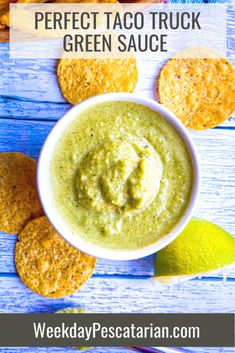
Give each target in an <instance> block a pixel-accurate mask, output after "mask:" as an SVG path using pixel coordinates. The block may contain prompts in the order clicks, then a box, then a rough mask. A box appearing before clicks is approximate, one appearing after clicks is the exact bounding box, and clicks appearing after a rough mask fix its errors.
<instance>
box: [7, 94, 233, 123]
mask: <svg viewBox="0 0 235 353" xmlns="http://www.w3.org/2000/svg"><path fill="white" fill-rule="evenodd" d="M145 92H148V91H147V89H146V90H145ZM71 106H72V105H71V104H69V103H53V102H33V101H25V100H22V99H12V98H7V97H1V96H0V118H5V119H21V120H24V119H25V120H48V121H56V120H59V119H60V118H61V117H63V116H64V114H65V113H66V112H67V111H68V110H69V108H70V107H71ZM220 126H222V127H235V115H233V116H232V117H230V119H229V120H227V121H226V122H224V123H223V124H221V125H220Z"/></svg>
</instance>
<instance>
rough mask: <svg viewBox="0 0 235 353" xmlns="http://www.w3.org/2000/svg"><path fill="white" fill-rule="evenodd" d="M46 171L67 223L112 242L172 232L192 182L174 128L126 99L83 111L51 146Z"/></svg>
mask: <svg viewBox="0 0 235 353" xmlns="http://www.w3.org/2000/svg"><path fill="white" fill-rule="evenodd" d="M50 175H51V187H52V191H53V197H54V202H55V205H56V208H57V209H58V212H59V214H60V215H61V217H63V218H64V220H65V221H66V223H67V224H69V226H70V228H71V230H72V231H73V232H74V233H77V234H79V235H80V236H82V237H83V238H85V239H86V240H88V241H90V242H92V243H94V244H97V245H99V246H102V247H105V248H113V249H137V248H142V247H144V246H147V245H150V244H151V243H153V242H155V241H156V240H157V239H159V238H161V237H162V236H164V235H166V234H167V233H169V232H170V231H171V230H172V229H173V228H174V226H175V225H176V224H177V223H178V222H179V220H180V219H181V217H182V216H183V215H184V213H185V210H186V208H187V206H188V203H189V200H190V197H191V191H192V184H193V168H192V161H191V158H190V155H189V152H188V150H187V147H186V146H185V144H184V142H183V141H182V139H181V138H180V136H179V135H178V133H177V132H176V131H175V130H174V129H173V128H172V127H171V126H170V125H169V124H168V123H167V122H166V121H165V120H164V119H163V118H162V117H161V116H160V114H158V113H157V112H154V111H152V110H151V109H149V108H147V107H145V106H142V105H139V104H136V103H132V102H125V101H113V102H108V103H101V104H97V105H95V106H93V107H91V108H89V109H87V110H85V111H84V112H82V113H80V114H79V115H78V116H77V118H76V119H75V120H74V121H73V122H72V123H71V124H70V125H69V127H68V128H67V129H66V131H65V132H64V134H63V135H62V137H61V139H60V141H59V142H58V144H57V146H56V149H55V151H54V152H53V157H52V160H51V170H50Z"/></svg>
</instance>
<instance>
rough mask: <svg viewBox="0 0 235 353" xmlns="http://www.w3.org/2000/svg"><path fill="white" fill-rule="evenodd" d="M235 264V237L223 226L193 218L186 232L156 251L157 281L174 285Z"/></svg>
mask: <svg viewBox="0 0 235 353" xmlns="http://www.w3.org/2000/svg"><path fill="white" fill-rule="evenodd" d="M234 264H235V238H233V236H232V235H231V234H229V233H228V232H226V231H225V230H224V229H223V228H221V227H219V226H217V225H215V224H213V223H211V222H208V221H205V220H203V219H199V218H193V219H192V220H191V221H190V222H189V224H188V225H187V227H186V228H185V229H184V230H183V232H182V233H181V234H180V235H179V236H178V237H177V238H176V239H175V240H174V241H173V242H172V243H170V244H169V245H168V246H166V247H165V248H164V249H162V250H160V251H159V252H158V253H157V254H156V262H155V277H154V279H155V280H158V281H159V282H161V283H166V284H174V283H179V282H182V281H184V280H187V279H191V278H193V277H200V276H202V275H204V274H205V273H207V274H208V273H214V271H216V270H218V269H227V268H230V267H231V266H234Z"/></svg>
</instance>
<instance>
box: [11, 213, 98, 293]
mask: <svg viewBox="0 0 235 353" xmlns="http://www.w3.org/2000/svg"><path fill="white" fill-rule="evenodd" d="M95 263H96V258H94V257H92V256H89V255H87V254H84V253H82V252H81V251H79V250H77V249H75V248H74V247H73V246H71V245H70V244H69V243H67V242H66V241H65V240H64V239H63V238H62V237H61V236H60V235H59V234H58V233H57V232H56V230H55V229H54V228H53V227H52V225H51V224H50V223H49V221H48V220H47V218H46V217H45V216H44V217H40V218H37V219H34V220H33V221H30V222H29V223H28V224H27V226H26V227H25V228H24V229H23V230H22V231H21V233H20V234H19V241H18V242H17V243H16V247H15V265H16V269H17V272H18V274H19V276H20V278H21V280H22V281H23V282H24V284H25V285H26V286H27V287H28V288H30V289H31V290H32V291H34V292H36V293H38V294H40V295H42V296H45V297H49V298H61V297H65V296H68V295H70V294H72V293H75V292H76V291H77V290H78V289H80V288H81V287H82V285H83V284H84V283H85V282H86V281H87V280H88V278H89V277H90V276H91V275H92V272H93V269H94V267H95Z"/></svg>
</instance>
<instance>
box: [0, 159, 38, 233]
mask: <svg viewBox="0 0 235 353" xmlns="http://www.w3.org/2000/svg"><path fill="white" fill-rule="evenodd" d="M42 215H43V210H42V207H41V203H40V200H39V197H38V192H37V187H36V161H35V160H33V159H32V158H29V157H27V156H25V155H23V154H21V153H15V152H6V153H0V230H1V231H3V232H7V233H18V232H20V231H21V229H22V228H23V227H24V226H25V224H26V223H27V222H28V221H29V220H31V219H33V218H36V217H40V216H42Z"/></svg>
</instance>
